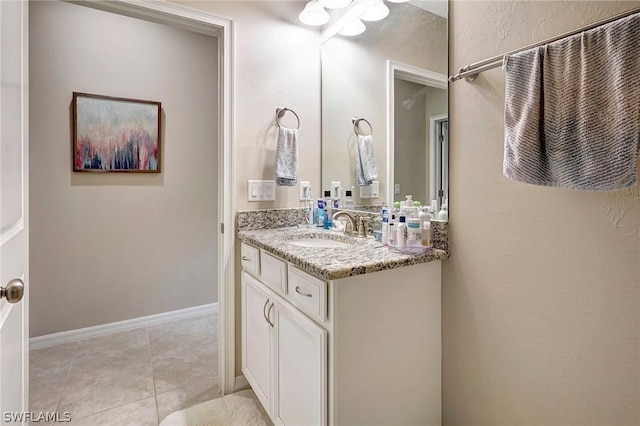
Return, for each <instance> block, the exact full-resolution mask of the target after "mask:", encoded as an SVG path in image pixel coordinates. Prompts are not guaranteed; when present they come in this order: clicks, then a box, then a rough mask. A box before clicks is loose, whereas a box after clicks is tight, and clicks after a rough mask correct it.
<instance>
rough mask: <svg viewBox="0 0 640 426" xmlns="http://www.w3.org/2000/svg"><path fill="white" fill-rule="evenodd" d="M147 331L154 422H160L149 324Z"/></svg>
mask: <svg viewBox="0 0 640 426" xmlns="http://www.w3.org/2000/svg"><path fill="white" fill-rule="evenodd" d="M145 329H146V331H147V347H148V348H149V364H150V365H151V381H152V382H153V400H154V401H155V402H156V424H157V425H159V424H160V408H159V407H158V392H157V391H156V376H155V374H154V372H153V355H152V354H151V335H150V334H149V326H146V327H145Z"/></svg>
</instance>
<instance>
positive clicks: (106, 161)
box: [72, 92, 161, 173]
mask: <svg viewBox="0 0 640 426" xmlns="http://www.w3.org/2000/svg"><path fill="white" fill-rule="evenodd" d="M72 109H73V171H74V172H146V173H159V172H160V111H161V105H160V102H152V101H141V100H137V99H126V98H114V97H110V96H100V95H91V94H88V93H77V92H73V105H72Z"/></svg>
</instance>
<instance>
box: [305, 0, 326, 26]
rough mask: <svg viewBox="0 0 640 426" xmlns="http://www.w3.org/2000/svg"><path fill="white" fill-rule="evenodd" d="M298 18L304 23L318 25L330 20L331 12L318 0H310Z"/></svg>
mask: <svg viewBox="0 0 640 426" xmlns="http://www.w3.org/2000/svg"><path fill="white" fill-rule="evenodd" d="M298 19H299V20H300V22H302V23H303V24H306V25H311V26H314V27H317V26H319V25H324V24H326V23H327V22H329V14H328V13H327V11H326V10H324V7H322V5H321V4H320V2H319V1H318V0H309V2H308V3H307V4H306V5H305V7H304V9H302V12H300V14H299V15H298Z"/></svg>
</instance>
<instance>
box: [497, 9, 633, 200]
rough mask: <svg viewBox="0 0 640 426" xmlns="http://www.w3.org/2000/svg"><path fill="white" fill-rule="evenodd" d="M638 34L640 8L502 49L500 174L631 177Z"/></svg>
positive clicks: (557, 180) (624, 182)
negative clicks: (516, 49)
mask: <svg viewBox="0 0 640 426" xmlns="http://www.w3.org/2000/svg"><path fill="white" fill-rule="evenodd" d="M639 40H640V13H638V14H634V15H631V16H629V17H626V18H622V19H619V20H616V21H614V22H612V23H609V24H606V25H603V26H601V27H598V28H595V29H592V30H589V31H586V32H583V33H582V34H577V35H574V36H571V37H567V38H564V39H562V40H559V41H556V42H554V43H550V44H548V45H546V46H541V47H536V48H533V49H530V50H527V51H524V52H520V53H517V54H515V55H511V56H510V57H509V59H508V61H507V64H506V71H507V84H506V96H505V150H504V175H505V176H507V177H508V178H511V179H514V180H517V181H520V182H525V183H531V184H536V185H545V186H560V187H564V188H571V189H582V190H598V191H605V190H615V189H621V188H626V187H629V186H633V185H634V184H635V183H636V176H637V165H638V150H639V149H640V148H639V145H640V60H639V59H638V58H640V42H639Z"/></svg>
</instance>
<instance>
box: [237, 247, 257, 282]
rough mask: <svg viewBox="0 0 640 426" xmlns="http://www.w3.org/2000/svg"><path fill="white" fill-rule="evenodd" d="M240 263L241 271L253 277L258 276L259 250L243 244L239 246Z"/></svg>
mask: <svg viewBox="0 0 640 426" xmlns="http://www.w3.org/2000/svg"><path fill="white" fill-rule="evenodd" d="M240 261H241V263H242V270H243V271H246V272H247V273H249V274H251V275H253V276H254V277H259V276H260V250H258V249H257V248H255V247H251V246H250V245H248V244H245V243H242V244H240Z"/></svg>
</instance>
